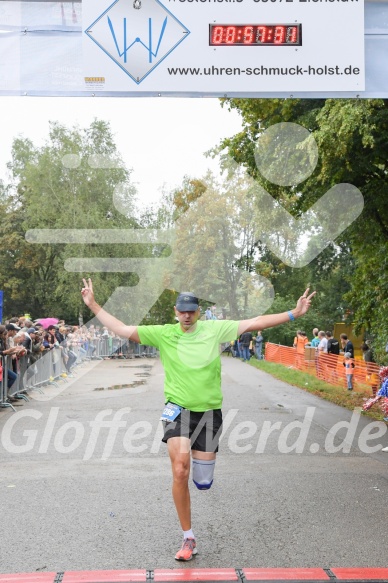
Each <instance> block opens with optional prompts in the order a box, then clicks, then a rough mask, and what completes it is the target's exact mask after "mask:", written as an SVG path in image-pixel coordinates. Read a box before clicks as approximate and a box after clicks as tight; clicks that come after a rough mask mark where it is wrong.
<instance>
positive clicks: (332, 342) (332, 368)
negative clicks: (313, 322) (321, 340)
mask: <svg viewBox="0 0 388 583" xmlns="http://www.w3.org/2000/svg"><path fill="white" fill-rule="evenodd" d="M326 338H327V353H328V354H330V358H329V359H328V363H327V368H328V373H329V379H328V380H329V382H331V381H334V382H336V381H337V361H338V355H339V353H340V344H339V341H338V340H336V338H333V334H332V333H331V332H330V331H329V330H328V331H327V332H326Z"/></svg>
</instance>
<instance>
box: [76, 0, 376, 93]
mask: <svg viewBox="0 0 388 583" xmlns="http://www.w3.org/2000/svg"><path fill="white" fill-rule="evenodd" d="M82 13H83V14H82V27H83V77H84V79H83V80H84V87H83V89H84V90H86V91H88V90H92V91H94V92H98V91H103V92H107V91H112V92H141V93H144V92H163V93H166V92H178V93H188V92H193V93H202V94H204V93H213V94H214V93H219V94H223V93H225V94H228V93H242V92H244V93H247V94H249V93H257V92H260V93H261V92H291V93H292V92H298V91H309V92H330V91H333V92H334V91H357V92H358V91H360V92H361V91H363V90H364V89H365V64H364V3H363V0H116V1H115V2H113V3H111V2H109V0H108V1H107V0H83V3H82Z"/></svg>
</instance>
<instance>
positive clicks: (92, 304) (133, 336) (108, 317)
mask: <svg viewBox="0 0 388 583" xmlns="http://www.w3.org/2000/svg"><path fill="white" fill-rule="evenodd" d="M82 281H83V284H84V287H83V288H82V290H81V294H82V299H83V301H84V302H85V304H86V305H87V306H88V308H89V309H90V310H91V311H92V312H93V314H95V316H97V318H98V319H99V320H100V322H101V324H103V326H106V327H107V328H109V330H112V331H113V332H114V333H115V334H117V335H118V336H121V337H122V338H129V339H130V340H133V341H134V342H139V343H140V338H139V334H138V333H137V326H127V325H126V324H124V323H123V322H121V321H120V320H118V319H117V318H115V317H114V316H112V314H109V313H108V312H106V311H105V310H104V309H103V308H101V306H99V305H98V304H97V302H96V300H95V299H94V293H93V284H92V280H91V279H90V278H89V279H88V281H86V279H83V280H82Z"/></svg>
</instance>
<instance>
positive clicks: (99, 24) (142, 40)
mask: <svg viewBox="0 0 388 583" xmlns="http://www.w3.org/2000/svg"><path fill="white" fill-rule="evenodd" d="M85 33H86V34H87V35H88V37H89V38H91V40H92V41H94V42H95V43H96V44H97V45H98V46H99V47H100V49H102V50H103V51H104V53H106V54H107V55H108V56H109V57H110V58H111V59H112V60H113V61H114V62H115V63H116V64H117V65H118V66H119V67H120V68H121V69H122V70H123V71H125V73H127V75H129V76H130V77H131V79H133V80H134V81H135V83H137V84H139V83H141V82H142V81H143V80H144V79H145V77H147V75H149V74H150V73H151V71H152V70H153V69H155V67H157V66H158V65H159V64H160V63H161V62H162V61H163V59H165V58H166V57H167V56H168V55H169V54H170V53H171V52H172V51H173V50H174V49H175V48H176V47H177V46H178V45H179V44H180V43H181V42H182V41H183V40H184V39H185V38H186V37H187V36H188V35H189V34H190V31H189V30H188V29H187V28H186V27H185V26H184V25H183V24H182V23H181V22H180V21H179V20H178V19H177V18H176V17H175V16H174V15H173V14H172V13H171V12H170V11H169V10H167V8H166V7H165V6H163V4H161V2H159V0H133V2H128V0H116V1H115V2H114V3H113V4H111V5H110V6H109V8H107V9H106V10H105V11H104V12H103V13H102V14H101V15H100V16H99V17H98V18H97V20H95V21H94V22H93V23H92V24H91V25H90V26H88V27H87V29H86V30H85Z"/></svg>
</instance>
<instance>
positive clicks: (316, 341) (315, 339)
mask: <svg viewBox="0 0 388 583" xmlns="http://www.w3.org/2000/svg"><path fill="white" fill-rule="evenodd" d="M318 332H319V330H318V328H314V330H313V339H312V340H311V342H310V344H311V346H312V347H313V348H318V344H319V338H318Z"/></svg>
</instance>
